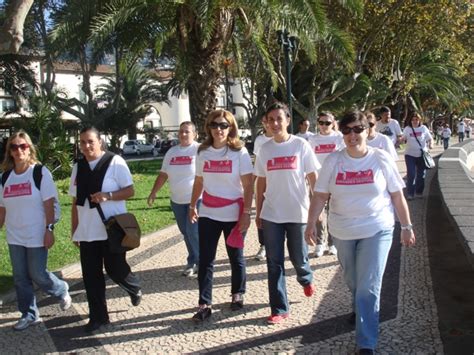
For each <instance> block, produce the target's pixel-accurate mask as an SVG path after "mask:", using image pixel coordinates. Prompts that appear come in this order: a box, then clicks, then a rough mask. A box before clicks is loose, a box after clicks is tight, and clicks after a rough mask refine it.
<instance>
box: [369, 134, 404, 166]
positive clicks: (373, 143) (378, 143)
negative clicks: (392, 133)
mask: <svg viewBox="0 0 474 355" xmlns="http://www.w3.org/2000/svg"><path fill="white" fill-rule="evenodd" d="M367 145H368V146H370V147H374V148H379V149H382V150H385V151H386V152H387V153H388V154H390V156H391V157H392V158H393V160H395V161H397V160H398V153H397V151H396V149H395V146H394V145H393V143H392V141H391V140H390V138H388V137H387V136H384V135H383V134H380V133H375V137H374V138H373V139H368V138H367Z"/></svg>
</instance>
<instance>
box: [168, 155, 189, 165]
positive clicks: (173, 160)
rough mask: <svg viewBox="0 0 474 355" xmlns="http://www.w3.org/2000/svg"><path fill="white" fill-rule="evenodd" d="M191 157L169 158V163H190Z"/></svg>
mask: <svg viewBox="0 0 474 355" xmlns="http://www.w3.org/2000/svg"><path fill="white" fill-rule="evenodd" d="M192 161H193V157H189V156H182V157H173V158H171V161H170V165H191V164H192Z"/></svg>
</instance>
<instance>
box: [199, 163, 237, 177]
mask: <svg viewBox="0 0 474 355" xmlns="http://www.w3.org/2000/svg"><path fill="white" fill-rule="evenodd" d="M203 170H204V172H205V173H225V174H231V173H232V160H206V161H205V162H204V169H203Z"/></svg>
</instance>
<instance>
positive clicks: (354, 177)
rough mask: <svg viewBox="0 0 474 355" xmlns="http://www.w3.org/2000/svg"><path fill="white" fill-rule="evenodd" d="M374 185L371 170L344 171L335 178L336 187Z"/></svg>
mask: <svg viewBox="0 0 474 355" xmlns="http://www.w3.org/2000/svg"><path fill="white" fill-rule="evenodd" d="M373 183H374V172H373V171H372V169H369V170H363V171H344V172H340V173H338V174H337V176H336V185H364V184H373Z"/></svg>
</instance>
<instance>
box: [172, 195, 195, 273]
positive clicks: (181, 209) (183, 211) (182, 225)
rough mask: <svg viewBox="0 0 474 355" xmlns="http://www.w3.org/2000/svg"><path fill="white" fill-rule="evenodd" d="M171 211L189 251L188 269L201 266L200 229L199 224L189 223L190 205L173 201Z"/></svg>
mask: <svg viewBox="0 0 474 355" xmlns="http://www.w3.org/2000/svg"><path fill="white" fill-rule="evenodd" d="M200 203H201V201H198V203H197V205H196V206H197V208H199V205H200ZM171 209H172V210H173V213H174V217H175V218H176V223H177V224H178V228H179V231H180V232H181V234H182V235H183V237H184V243H185V244H186V249H187V250H188V258H187V265H186V267H192V266H193V265H199V229H198V224H197V223H191V222H190V221H189V217H188V216H189V203H186V204H178V203H174V202H173V201H171Z"/></svg>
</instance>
